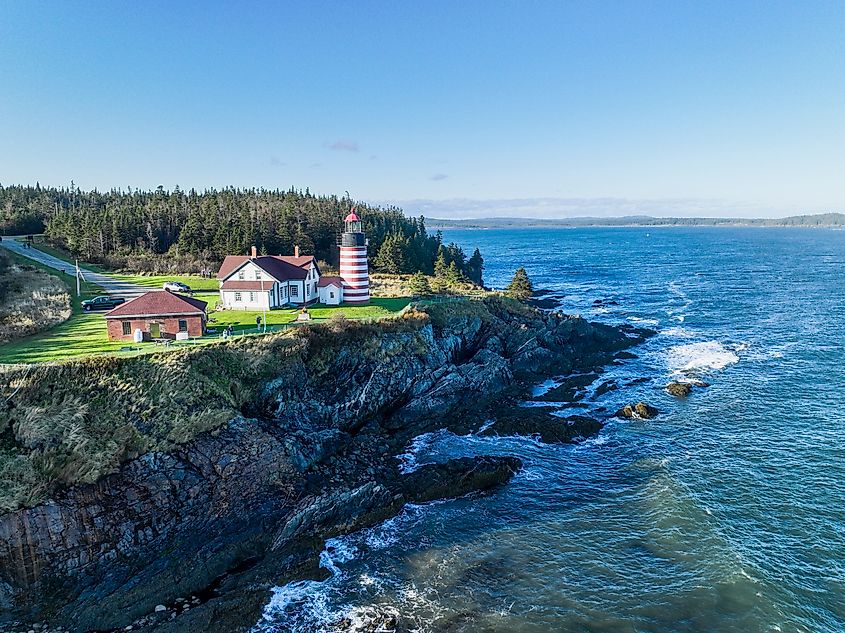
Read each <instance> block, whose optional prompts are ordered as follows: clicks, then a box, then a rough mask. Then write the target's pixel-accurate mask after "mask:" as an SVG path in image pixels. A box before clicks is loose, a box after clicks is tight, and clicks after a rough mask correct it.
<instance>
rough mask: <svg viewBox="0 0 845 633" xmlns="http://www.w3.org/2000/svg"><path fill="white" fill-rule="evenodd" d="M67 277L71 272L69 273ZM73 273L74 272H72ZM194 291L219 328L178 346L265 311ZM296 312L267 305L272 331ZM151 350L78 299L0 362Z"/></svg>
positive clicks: (386, 307)
mask: <svg viewBox="0 0 845 633" xmlns="http://www.w3.org/2000/svg"><path fill="white" fill-rule="evenodd" d="M65 277H69V276H68V275H65ZM70 279H73V278H72V277H70ZM196 297H197V298H199V299H202V300H203V301H207V302H208V304H209V318H211V319H214V320H215V321H214V322H210V323H209V328H211V329H215V330H216V332H215V333H214V334H212V335H209V336H204V337H202V338H201V339H194V340H193V341H191V342H178V343H174V344H173V347H174V348H177V349H178V348H179V347H183V346H185V345H196V344H202V343H211V342H214V341H218V340H220V334H221V332H222V329H223V328H224V327H226V326H228V325H231V326H232V329H233V330H234V331H235V333H236V334H237V333H240V334H254V333H256V326H255V318H256V317H257V316H262V313H261V312H251V311H240V310H225V311H219V312H217V311H214V304H215V302H216V301H217V298H218V295H217V293H197V295H196ZM409 302H410V299H404V298H384V299H378V298H376V299H371V300H370V303H369V305H365V306H347V305H343V306H312V307H311V308H309V310H308V311H309V312H310V313H311V316H312V318H313V321H317V322H319V321H325V320H326V319H328V318H330V317H331V315H332V314H337V313H342V314H343V315H345V316H346V318H348V319H378V318H382V317H386V316H390V315H392V314H396V313H397V312H399V311H400V310H402V308H404V307H405V306H406V305H408V303H409ZM298 314H299V309H298V308H288V309H283V310H270V311H268V312H267V325H268V331H270V332H276V331H278V330H280V329H283V327H284V326H285V325H286V324H291V323H293V322H295V321H296V317H297V315H298ZM125 347H132V348H133V350H132V351H120V350H121V348H125ZM153 351H162V348H161V347H157V346H156V345H155V344H154V343H140V344H138V343H133V342H131V341H109V340H108V336H107V334H106V323H105V319H104V318H103V314H102V313H97V312H93V313H89V312H82V311H81V309H80V308H79V301H78V300H76V299H75V300H74V314H73V316H71V317H70V319H68V320H67V321H65V322H64V323H62V324H61V325H57V326H56V327H54V328H52V329H50V330H47V331H46V332H42V333H40V334H36V335H33V336H30V337H28V338H25V339H20V340H19V341H14V342H12V343H8V344H6V345H2V346H0V363H38V362H47V361H58V360H64V359H67V358H73V357H77V356H86V355H89V354H103V353H114V354H119V355H121V356H123V355H128V354H144V353H149V352H153Z"/></svg>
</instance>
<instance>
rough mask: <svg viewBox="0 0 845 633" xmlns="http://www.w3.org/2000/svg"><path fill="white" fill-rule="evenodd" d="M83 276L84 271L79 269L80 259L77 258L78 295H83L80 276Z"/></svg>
mask: <svg viewBox="0 0 845 633" xmlns="http://www.w3.org/2000/svg"><path fill="white" fill-rule="evenodd" d="M81 276H82V271H80V270H79V260H78V259H77V260H76V296H77V297H79V296H82V288H81V284H80V283H79V278H80V277H81Z"/></svg>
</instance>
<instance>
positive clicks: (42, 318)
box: [0, 249, 72, 343]
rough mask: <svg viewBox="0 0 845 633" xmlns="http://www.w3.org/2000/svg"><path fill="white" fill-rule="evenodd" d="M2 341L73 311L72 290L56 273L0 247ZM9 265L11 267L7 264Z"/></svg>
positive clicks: (64, 317) (29, 332)
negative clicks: (49, 272) (71, 302)
mask: <svg viewBox="0 0 845 633" xmlns="http://www.w3.org/2000/svg"><path fill="white" fill-rule="evenodd" d="M0 260H2V262H3V266H2V267H0V271H2V272H0V284H2V286H3V288H4V292H3V293H2V295H3V296H2V297H0V343H4V342H8V341H14V340H18V339H20V338H22V337H25V336H28V335H32V334H34V333H36V332H38V331H40V330H45V329H49V328H50V327H53V326H55V325H57V324H59V323H62V322H63V321H66V320H67V319H68V318H69V317H70V315H71V313H72V312H71V304H70V293H69V292H68V288H67V286H66V285H65V283H64V282H63V281H62V280H61V279H59V278H58V276H56V275H53V274H47V273H46V272H44V271H42V270H41V269H40V268H38V267H36V266H32V265H31V264H30V263H29V262H28V261H25V260H24V258H20V257H17V256H14V253H9V252H8V251H6V250H5V249H4V250H0ZM7 266H8V268H7Z"/></svg>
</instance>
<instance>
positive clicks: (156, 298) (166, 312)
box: [106, 290, 208, 319]
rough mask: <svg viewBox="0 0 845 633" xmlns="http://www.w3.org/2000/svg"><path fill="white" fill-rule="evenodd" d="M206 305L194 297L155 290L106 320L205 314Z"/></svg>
mask: <svg viewBox="0 0 845 633" xmlns="http://www.w3.org/2000/svg"><path fill="white" fill-rule="evenodd" d="M206 305H208V304H207V303H206V302H205V301H200V300H199V299H194V298H193V297H186V296H184V295H177V294H176V293H173V292H167V290H155V291H153V292H148V293H147V294H144V295H141V296H140V297H136V298H134V299H131V300H130V301H127V302H126V303H123V304H121V305H119V306H117V307H116V308H115V309H114V310H112V311H111V312H107V313H106V318H107V319H112V318H121V317H141V316H175V315H180V316H181V315H186V314H205V306H206Z"/></svg>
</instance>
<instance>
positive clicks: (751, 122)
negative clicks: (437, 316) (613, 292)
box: [0, 0, 845, 217]
mask: <svg viewBox="0 0 845 633" xmlns="http://www.w3.org/2000/svg"><path fill="white" fill-rule="evenodd" d="M843 33H845V2H798V1H796V2H677V1H673V2H646V1H643V2H638V1H607V2H564V1H562V0H561V1H556V2H528V1H525V2H508V3H502V2H491V1H485V2H471V1H462V2H428V1H420V2H411V1H400V2H301V3H278V2H266V3H265V2H225V3H223V2H220V3H215V2H117V1H114V2H79V3H77V2H72V1H70V0H65V1H62V2H30V1H21V2H15V1H9V0H1V1H0V182H2V183H4V184H6V183H34V182H35V181H36V180H38V181H40V182H41V183H42V184H55V185H62V184H67V183H69V182H70V181H71V180H74V181H75V182H76V183H77V184H78V185H79V186H81V187H83V188H93V187H98V188H100V189H107V188H110V187H113V186H117V187H126V186H129V185H131V186H133V187H141V188H151V187H156V186H158V185H160V184H161V185H164V186H165V187H168V188H170V187H173V186H174V185H176V184H178V185H180V186H182V187H183V188H187V187H197V188H203V187H222V186H226V185H237V186H264V187H280V188H285V189H286V188H289V187H290V186H295V187H297V188H303V189H304V188H305V187H309V188H310V189H311V190H312V191H315V192H319V193H341V194H342V193H343V192H344V191H345V190H348V191H349V192H350V193H351V194H352V196H353V197H355V198H359V199H364V200H368V201H372V202H378V203H386V202H396V203H399V204H401V205H403V206H404V207H405V208H406V210H407V211H408V212H410V213H413V214H416V213H419V212H421V211H425V212H426V214H427V215H431V216H443V217H448V216H452V217H479V216H488V215H525V216H534V217H541V216H542V217H549V216H555V215H618V214H620V213H637V212H646V213H652V214H657V215H691V214H692V215H769V216H774V215H785V214H790V213H799V212H818V211H828V210H845V176H843V166H844V165H845V161H844V160H843V158H845V37H843Z"/></svg>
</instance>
